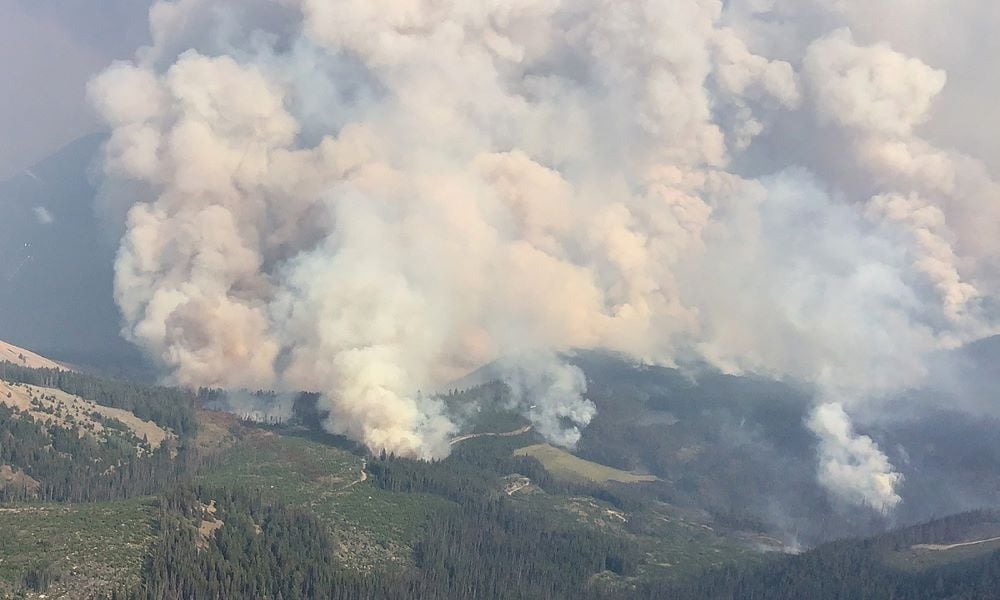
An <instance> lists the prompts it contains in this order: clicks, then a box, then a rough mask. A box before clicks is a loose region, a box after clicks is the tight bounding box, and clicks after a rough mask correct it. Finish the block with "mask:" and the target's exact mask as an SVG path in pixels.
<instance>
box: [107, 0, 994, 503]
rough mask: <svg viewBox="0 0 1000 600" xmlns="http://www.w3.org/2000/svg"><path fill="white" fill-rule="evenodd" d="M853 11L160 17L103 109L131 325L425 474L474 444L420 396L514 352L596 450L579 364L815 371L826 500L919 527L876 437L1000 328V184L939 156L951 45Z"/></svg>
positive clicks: (259, 12)
mask: <svg viewBox="0 0 1000 600" xmlns="http://www.w3.org/2000/svg"><path fill="white" fill-rule="evenodd" d="M827 4H828V3H826V2H819V1H818V0H817V1H815V2H813V1H808V2H801V1H799V0H772V1H761V0H754V1H751V0H744V1H733V2H728V3H723V2H721V1H720V0H684V1H681V2H675V1H671V2H667V1H664V0H628V1H619V0H615V1H610V0H584V1H579V0H574V1H572V2H570V1H568V0H541V1H537V0H536V1H527V0H490V1H487V2H483V1H476V2H470V1H465V0H446V1H432V0H338V1H335V2H331V1H328V0H280V1H278V0H240V1H235V0H214V1H208V0H178V1H166V0H161V1H160V2H157V3H156V4H155V5H154V6H153V8H152V10H151V12H150V26H151V33H152V39H153V44H152V46H150V47H148V48H144V49H142V50H141V51H140V52H138V53H137V55H136V58H135V60H133V61H131V62H121V63H116V64H114V65H112V66H111V67H109V68H108V69H107V70H106V71H104V72H103V73H102V74H101V75H100V76H99V77H97V78H96V79H95V80H94V81H93V82H92V84H91V87H90V94H91V98H92V101H93V103H94V105H95V106H96V107H97V109H98V110H99V112H100V114H101V115H102V117H103V118H104V120H105V121H106V122H107V123H108V124H109V125H110V127H111V128H112V135H111V137H110V139H109V141H108V143H107V144H106V148H105V155H104V162H103V174H104V183H103V189H102V194H101V204H102V207H103V210H104V211H106V212H107V213H108V215H109V220H110V221H111V222H117V223H119V224H120V227H121V230H120V233H121V236H122V237H121V247H120V251H119V254H118V259H117V264H116V298H117V301H118V304H119V306H120V308H121V310H122V313H123V315H124V317H125V322H126V330H125V333H126V335H127V337H129V338H130V339H132V340H134V341H136V342H137V343H139V344H141V345H142V346H143V347H144V348H145V349H146V350H147V351H148V352H149V353H150V354H151V355H152V356H153V357H154V358H155V359H157V360H158V361H159V362H160V363H161V364H162V365H163V366H164V367H166V368H167V369H168V370H169V372H170V373H171V376H172V378H173V379H174V380H175V381H177V382H179V383H182V384H189V385H196V386H221V387H229V388H258V387H273V388H278V389H282V390H295V389H310V390H316V391H319V392H322V393H323V398H324V400H323V402H324V405H325V408H328V409H329V410H330V414H331V417H330V421H329V423H328V425H329V428H330V429H331V430H333V431H335V432H337V433H343V434H346V435H348V436H350V437H352V438H354V439H357V440H359V441H362V442H363V443H365V444H367V445H368V446H369V447H370V448H372V449H373V450H381V449H383V448H384V449H387V450H391V451H394V452H396V453H399V454H405V455H411V456H419V457H424V458H432V457H438V456H441V455H443V454H445V453H447V451H448V443H447V440H448V438H449V436H450V435H452V434H453V433H454V432H455V430H456V425H455V423H453V422H452V421H451V420H450V419H449V418H448V417H447V416H446V414H445V411H444V409H443V406H442V405H441V402H440V401H439V400H438V399H436V398H435V396H434V395H433V394H429V393H423V394H421V393H418V392H420V391H421V390H422V391H424V392H427V391H429V390H435V389H438V388H440V387H441V386H443V385H446V384H447V383H448V382H450V381H453V380H455V379H456V378H458V377H461V376H462V375H464V374H466V373H468V372H470V371H472V370H474V369H476V368H478V367H480V366H482V365H484V364H486V363H489V362H491V361H495V360H500V361H501V363H500V364H501V365H502V366H501V371H502V372H503V373H505V374H506V379H507V380H508V381H509V382H511V384H512V387H513V388H514V390H515V396H518V394H520V395H521V396H523V397H524V398H525V399H526V400H525V401H524V402H522V404H523V405H524V406H523V408H524V410H525V414H526V415H527V416H528V417H529V418H530V419H531V420H532V421H533V423H534V424H535V426H536V429H537V430H538V431H540V432H542V433H543V434H544V435H546V436H547V437H548V438H549V439H550V440H552V441H553V442H555V443H559V444H562V445H567V446H571V445H572V444H573V443H574V442H575V441H576V439H578V438H579V428H581V427H584V426H586V424H587V423H588V422H589V420H590V419H591V418H592V417H593V414H594V406H593V404H592V403H590V402H589V401H588V400H587V399H586V398H585V387H586V381H585V379H584V377H583V375H582V373H581V372H580V371H579V370H578V369H577V368H576V367H573V366H571V365H570V364H568V363H566V362H565V361H564V360H562V359H561V358H560V355H561V353H565V352H571V351H572V350H573V349H585V348H604V349H610V350H613V351H617V352H621V353H624V354H626V355H628V356H630V357H632V358H633V359H635V360H636V361H642V362H648V363H656V364H663V365H672V364H675V363H676V362H677V361H678V360H680V359H686V358H698V359H701V360H705V361H708V362H709V363H711V364H712V365H714V366H716V367H718V368H720V369H722V370H724V371H727V372H734V373H735V372H756V373H761V374H768V375H774V376H777V377H782V378H794V379H798V380H804V381H808V382H810V383H812V384H813V385H814V386H815V388H816V395H817V399H818V401H817V409H816V410H815V411H814V412H813V413H812V416H811V417H810V419H809V421H808V424H809V426H810V428H811V429H812V430H813V431H814V432H815V433H816V434H817V436H818V437H819V438H820V440H821V443H820V448H821V456H819V457H817V460H818V464H819V470H818V476H819V478H820V481H821V482H822V483H824V485H827V486H828V487H829V488H830V489H831V490H832V491H833V492H834V493H835V494H836V495H837V496H838V497H840V498H843V499H845V500H847V501H849V502H858V503H866V504H868V505H871V506H876V507H882V508H885V509H888V508H891V507H892V506H894V505H895V504H896V503H898V502H899V498H900V496H899V490H898V488H899V485H900V478H899V477H898V475H896V474H895V473H894V472H893V468H892V465H891V464H890V463H889V461H888V459H887V458H886V456H885V454H883V453H882V452H881V450H880V449H879V448H878V447H877V445H875V444H874V442H872V440H871V439H870V438H868V437H866V436H863V435H859V434H857V433H855V431H854V428H853V426H852V423H851V420H850V417H849V416H848V415H849V414H851V413H852V412H853V411H859V412H871V411H877V406H878V404H877V403H878V398H880V397H881V396H883V395H884V394H887V393H890V392H893V391H897V390H900V389H902V388H905V387H907V386H910V385H913V384H915V383H916V382H919V381H920V380H921V378H922V377H924V376H925V374H926V372H927V367H926V364H925V359H926V356H927V355H928V354H930V353H932V352H935V351H937V350H939V349H942V348H949V347H954V346H956V345H959V344H961V343H964V342H966V341H969V340H972V339H976V338H978V337H982V336H984V335H987V334H988V333H991V332H992V330H993V325H992V323H993V321H994V319H993V316H994V315H993V313H994V312H995V311H991V307H990V306H989V303H987V302H985V301H984V299H985V298H988V297H990V296H991V295H992V294H994V293H995V291H996V289H995V288H996V285H997V272H996V264H997V261H996V257H997V249H998V248H997V245H998V244H1000V235H997V234H998V233H1000V232H998V231H997V229H998V227H1000V218H998V217H1000V215H998V214H997V211H998V208H1000V203H998V202H997V198H998V197H1000V194H998V192H1000V186H998V184H997V183H996V181H995V180H994V178H993V176H992V173H991V166H990V165H989V164H988V163H986V162H983V161H982V160H980V159H979V158H977V156H978V154H977V153H976V148H977V147H978V148H981V147H982V146H981V144H982V142H976V143H973V142H968V143H965V141H964V140H962V139H960V138H958V137H951V138H949V139H948V141H947V142H940V143H939V142H938V141H937V137H940V136H937V137H936V136H934V135H931V134H927V135H925V130H926V131H931V132H933V131H934V127H933V118H934V111H935V106H936V105H937V103H938V101H939V98H940V97H944V96H947V90H948V87H947V86H948V84H947V82H948V78H949V74H948V72H947V71H946V69H944V68H941V67H939V66H936V65H935V64H934V63H933V59H934V58H941V57H935V55H934V54H933V52H930V53H929V54H928V55H927V56H929V58H927V59H926V60H927V61H931V62H925V59H924V57H923V56H921V55H920V54H919V51H920V48H919V44H915V43H913V41H912V40H909V41H908V42H907V45H908V47H909V50H910V52H912V54H908V53H904V52H902V51H900V50H899V49H897V48H895V47H894V46H893V44H892V43H890V41H887V40H886V39H881V38H879V37H878V35H879V32H878V31H873V30H872V25H871V23H870V22H869V20H870V18H871V14H869V13H868V12H867V9H866V8H865V7H866V6H868V4H873V5H879V4H884V2H883V3H878V2H876V3H866V4H865V5H864V6H862V5H861V3H856V2H850V1H845V2H839V3H834V4H836V6H837V7H838V8H836V9H829V8H826V5H827ZM979 4H983V5H984V6H985V5H986V3H985V2H980V3H979ZM871 10H874V9H871ZM899 10H900V11H902V12H904V13H907V12H908V11H909V12H912V13H914V14H915V13H919V12H921V11H930V10H931V9H929V8H910V7H909V5H906V6H903V7H900V8H899ZM937 10H940V11H946V10H949V9H948V8H946V7H945V8H939V9H937ZM956 10H957V9H956ZM973 14H974V13H973V11H970V15H973ZM953 16H954V15H953ZM914 18H916V17H914ZM970 18H972V17H971V16H970ZM956 19H959V20H960V18H959V17H956ZM862 21H864V22H865V23H866V25H864V26H863V27H862V26H859V25H858V23H859V22H862ZM953 22H954V21H948V23H953ZM855 29H859V32H855ZM889 34H892V35H889ZM897 34H898V32H887V33H886V35H887V38H889V39H894V37H895V36H896V35H897ZM970 52H971V51H970ZM946 58H947V60H946ZM941 60H942V62H949V64H953V63H955V62H956V61H955V59H954V57H945V58H941ZM958 62H959V64H964V63H961V62H960V61H958ZM960 75H963V74H960ZM962 89H963V90H967V89H968V86H967V85H966V86H965V87H963V88H962ZM956 103H959V104H960V103H961V99H958V100H956V99H955V98H951V97H949V98H948V99H947V102H945V105H946V107H948V108H952V107H954V106H955V105H956ZM967 118H968V120H969V123H968V125H969V126H970V127H975V126H976V125H975V116H974V115H969V116H968V117H967ZM966 147H967V148H969V149H970V150H966V149H965V148H966ZM862 409H863V410H862Z"/></svg>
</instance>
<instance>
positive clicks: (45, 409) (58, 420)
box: [0, 381, 174, 448]
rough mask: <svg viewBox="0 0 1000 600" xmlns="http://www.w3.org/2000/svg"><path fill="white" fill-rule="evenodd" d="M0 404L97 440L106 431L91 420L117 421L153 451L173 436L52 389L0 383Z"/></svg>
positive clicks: (120, 412)
mask: <svg viewBox="0 0 1000 600" xmlns="http://www.w3.org/2000/svg"><path fill="white" fill-rule="evenodd" d="M0 404H5V405H7V406H11V407H13V408H17V409H18V410H22V411H27V412H28V413H29V414H30V415H31V416H32V417H33V418H34V419H35V420H36V421H39V422H45V423H50V424H52V425H55V426H57V427H64V428H68V429H77V430H78V431H79V432H80V435H83V434H84V433H87V432H89V433H92V434H94V435H96V436H98V437H100V436H102V435H104V434H105V430H106V429H107V427H105V425H104V423H102V422H101V419H99V418H97V417H95V416H94V413H97V414H98V415H100V416H101V417H104V418H105V419H113V420H116V421H119V422H120V423H122V424H123V425H124V426H125V427H127V428H128V429H129V430H131V431H132V433H133V434H135V436H136V437H137V438H139V439H140V440H142V439H145V440H146V441H147V442H149V445H150V446H151V447H153V448H156V447H157V446H159V445H160V442H162V441H163V440H165V439H166V438H168V437H171V438H172V437H174V434H173V433H172V432H170V431H168V430H166V429H163V428H161V427H160V426H158V425H157V424H156V423H153V422H152V421H143V420H142V419H140V418H139V417H137V416H135V415H134V414H132V413H130V412H129V411H127V410H122V409H120V408H109V407H107V406H101V405H99V404H95V403H94V402H90V401H89V400H84V399H83V398H80V397H78V396H74V395H72V394H67V393H66V392H64V391H62V390H57V389H54V388H43V387H37V386H33V385H25V384H19V383H8V382H6V381H0Z"/></svg>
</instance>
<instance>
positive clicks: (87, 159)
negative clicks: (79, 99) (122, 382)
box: [0, 134, 144, 374]
mask: <svg viewBox="0 0 1000 600" xmlns="http://www.w3.org/2000/svg"><path fill="white" fill-rule="evenodd" d="M103 141H104V136H103V135H99V134H95V135H89V136H86V137H83V138H80V139H78V140H76V141H74V142H72V143H71V144H69V145H67V146H65V147H64V148H62V149H60V150H59V151H58V152H56V153H55V154H53V155H52V156H50V157H48V158H46V159H45V160H43V161H41V162H39V163H38V164H36V165H35V166H33V167H31V168H30V169H26V170H25V171H23V172H22V173H20V174H18V175H17V176H15V177H12V178H10V179H8V180H6V181H3V182H0V215H2V216H0V339H4V340H6V341H8V342H10V343H12V344H16V345H18V346H23V347H26V348H30V349H31V350H33V351H36V352H39V353H41V354H44V355H46V356H50V357H52V358H54V359H56V360H60V361H64V362H68V363H72V364H76V365H80V366H83V367H90V368H96V369H97V370H100V371H104V372H106V373H111V374H123V373H135V372H136V370H137V369H140V370H141V369H144V367H143V366H142V365H143V363H144V360H143V358H142V355H141V353H140V352H139V351H138V349H137V348H136V347H135V346H133V345H132V344H129V343H127V342H126V341H125V340H123V339H122V338H121V336H120V334H119V331H120V315H119V313H118V309H117V307H116V306H115V303H114V298H113V292H112V284H113V278H114V273H113V262H114V252H115V244H114V242H113V241H111V240H101V239H100V233H99V226H98V220H97V217H96V215H95V212H94V197H95V186H94V185H93V183H92V181H91V180H90V177H88V173H89V170H90V166H91V165H92V163H93V161H94V158H95V157H96V156H97V153H98V151H99V148H100V145H101V143H102V142H103Z"/></svg>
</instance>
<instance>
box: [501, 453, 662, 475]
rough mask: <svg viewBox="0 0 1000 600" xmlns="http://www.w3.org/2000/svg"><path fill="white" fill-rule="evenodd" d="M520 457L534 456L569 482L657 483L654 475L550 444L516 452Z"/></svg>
mask: <svg viewBox="0 0 1000 600" xmlns="http://www.w3.org/2000/svg"><path fill="white" fill-rule="evenodd" d="M514 454H516V455H518V456H533V457H535V458H537V459H538V461H539V462H541V463H542V465H544V466H545V469H546V470H548V472H549V473H552V475H553V476H554V477H556V478H559V479H565V480H567V481H591V482H596V483H606V482H608V481H618V482H621V483H639V482H642V481H656V477H655V476H653V475H638V474H636V473H630V472H628V471H622V470H620V469H615V468H612V467H608V466H605V465H601V464H597V463H595V462H590V461H589V460H583V459H582V458H579V457H576V456H573V455H572V454H570V453H569V452H566V451H565V450H561V449H559V448H556V447H554V446H550V445H548V444H536V445H534V446H527V447H525V448H520V449H518V450H515V451H514Z"/></svg>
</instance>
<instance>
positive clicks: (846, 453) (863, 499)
mask: <svg viewBox="0 0 1000 600" xmlns="http://www.w3.org/2000/svg"><path fill="white" fill-rule="evenodd" d="M807 424H808V426H809V429H811V430H812V431H813V432H814V433H815V434H816V435H817V436H818V437H819V440H820V445H819V481H820V483H822V484H823V485H825V486H827V487H828V488H829V489H830V490H832V491H833V492H834V494H835V495H836V496H837V497H838V498H839V499H841V500H842V501H844V502H848V503H851V504H862V505H867V506H870V507H871V508H874V509H875V510H878V511H880V512H883V513H884V512H887V511H889V510H891V509H893V508H895V506H896V505H897V504H899V502H900V500H902V498H900V496H899V494H898V493H897V492H896V487H897V486H898V485H899V483H900V482H901V481H902V480H903V476H902V475H900V474H899V473H896V472H894V471H893V468H892V465H891V464H889V459H888V458H887V457H886V455H885V454H883V453H882V451H881V450H879V449H878V446H876V445H875V442H873V441H872V439H871V438H870V437H868V436H867V435H858V434H857V433H855V432H854V427H853V426H852V425H851V420H850V419H849V418H848V416H847V413H845V412H844V407H843V406H841V405H840V404H837V403H831V404H822V405H820V406H818V407H816V409H815V410H813V412H812V415H811V416H810V417H809V421H808V423H807Z"/></svg>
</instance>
